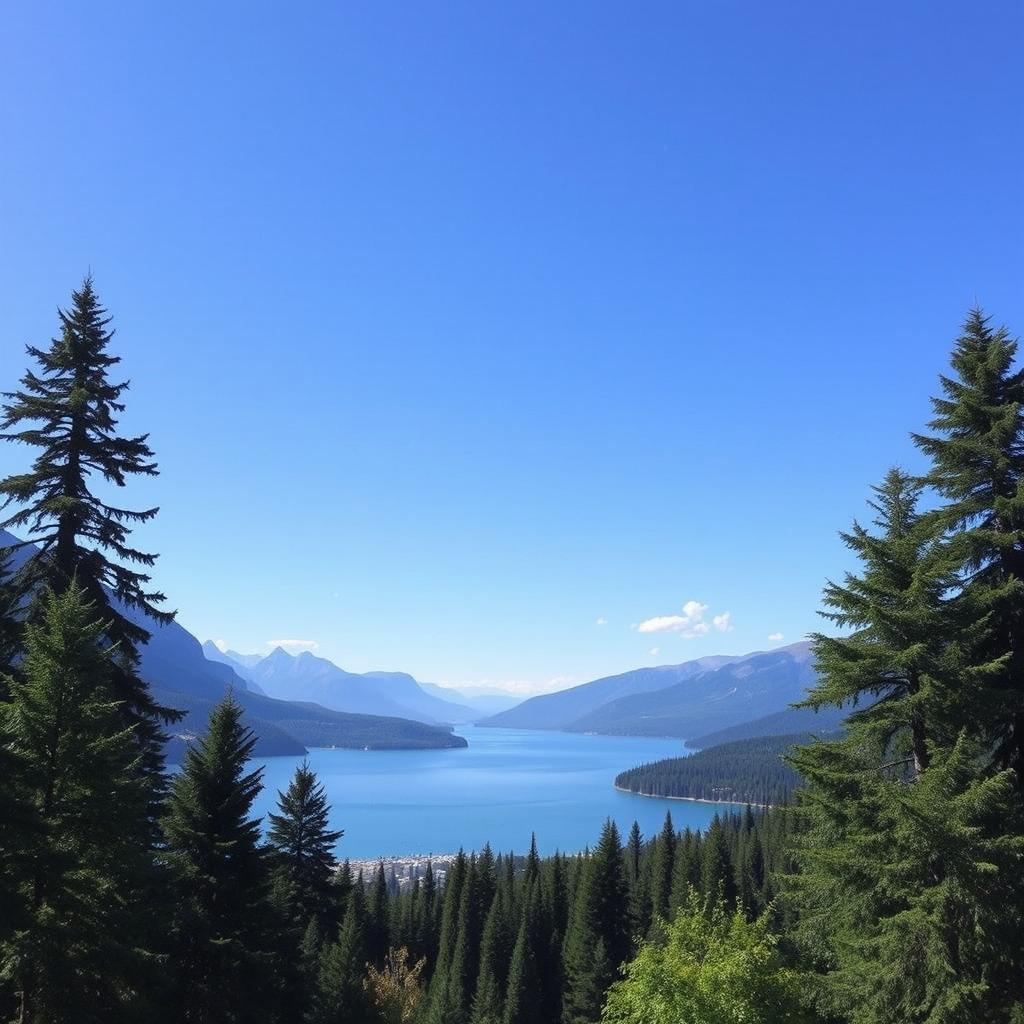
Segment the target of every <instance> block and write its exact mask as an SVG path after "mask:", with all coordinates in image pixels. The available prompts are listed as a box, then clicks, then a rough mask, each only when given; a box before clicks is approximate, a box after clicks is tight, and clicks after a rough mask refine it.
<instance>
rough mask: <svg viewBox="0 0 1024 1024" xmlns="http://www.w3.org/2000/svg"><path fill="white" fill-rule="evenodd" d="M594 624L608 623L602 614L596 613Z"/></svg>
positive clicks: (604, 624) (603, 624)
mask: <svg viewBox="0 0 1024 1024" xmlns="http://www.w3.org/2000/svg"><path fill="white" fill-rule="evenodd" d="M595 625H597V626H607V625H608V620H607V619H606V618H605V617H604V616H603V615H598V617H597V620H596V622H595Z"/></svg>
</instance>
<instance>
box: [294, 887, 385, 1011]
mask: <svg viewBox="0 0 1024 1024" xmlns="http://www.w3.org/2000/svg"><path fill="white" fill-rule="evenodd" d="M364 926H365V920H364V913H363V908H362V895H361V893H360V892H359V890H356V892H355V893H354V894H353V898H352V899H351V900H350V901H349V905H348V909H347V910H346V911H345V918H344V920H343V921H342V925H341V931H340V933H339V935H338V938H337V940H336V941H334V942H331V943H329V944H328V945H327V946H325V947H324V951H323V954H322V956H321V960H320V971H319V975H318V979H317V987H316V993H315V996H314V1001H313V1010H312V1013H311V1014H310V1022H311V1024H374V1022H376V1021H377V1020H378V1019H379V1018H378V1015H377V1013H376V1010H375V1009H374V1007H373V1006H372V1004H371V1000H370V997H369V995H368V994H367V992H366V989H365V987H364V985H363V972H364V970H365V966H366V946H365V944H364V942H363V930H364Z"/></svg>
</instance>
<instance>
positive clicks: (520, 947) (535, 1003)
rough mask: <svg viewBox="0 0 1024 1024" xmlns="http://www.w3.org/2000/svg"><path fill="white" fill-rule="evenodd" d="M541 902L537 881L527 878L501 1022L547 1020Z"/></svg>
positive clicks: (517, 1023) (530, 1023) (515, 1023)
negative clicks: (540, 958) (542, 974)
mask: <svg viewBox="0 0 1024 1024" xmlns="http://www.w3.org/2000/svg"><path fill="white" fill-rule="evenodd" d="M539 905H540V900H539V896H538V893H537V886H536V883H535V882H533V881H528V882H527V889H526V892H525V893H524V902H523V914H522V920H521V921H520V924H519V934H518V935H517V936H516V944H515V947H514V948H513V950H512V963H511V965H510V967H509V974H508V988H507V990H506V993H505V1013H504V1015H503V1017H502V1024H535V1022H536V1021H540V1020H544V1019H545V1018H544V1016H543V991H544V986H543V984H542V981H541V977H540V969H539V966H538V963H537V955H538V951H539V946H538V943H539V940H540V936H539V934H538V933H539V930H540V929H539V921H538V914H539ZM549 1019H550V1018H549Z"/></svg>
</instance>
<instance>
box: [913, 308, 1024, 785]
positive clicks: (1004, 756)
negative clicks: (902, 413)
mask: <svg viewBox="0 0 1024 1024" xmlns="http://www.w3.org/2000/svg"><path fill="white" fill-rule="evenodd" d="M1016 353H1017V343H1016V341H1014V340H1013V339H1011V338H1010V336H1009V333H1008V332H1007V331H1006V329H1005V328H1002V327H1000V328H993V327H991V326H990V323H989V318H988V317H986V316H985V315H984V314H983V313H982V311H981V310H980V309H974V310H972V311H971V313H970V314H969V315H968V317H967V320H966V321H965V323H964V325H963V329H962V333H961V335H960V337H959V338H958V339H957V342H956V347H955V349H954V351H953V357H952V374H951V375H950V376H948V377H947V376H943V377H942V378H941V379H940V383H941V387H942V396H941V397H938V398H934V399H933V400H932V405H933V407H934V411H935V417H934V419H932V421H931V422H930V423H929V427H930V429H931V430H932V431H933V433H931V434H927V435H922V434H918V435H915V436H914V440H915V442H916V443H917V444H918V446H919V447H920V448H921V449H922V451H924V452H925V453H926V454H927V455H928V456H929V457H930V458H931V462H932V467H931V471H930V472H929V473H928V475H927V477H926V480H927V482H928V483H929V484H930V485H931V486H932V487H934V488H935V489H936V491H938V493H939V495H940V496H941V497H942V498H944V499H945V501H946V504H945V505H944V506H943V507H941V508H939V509H938V510H937V511H936V512H935V513H934V524H935V530H936V532H937V533H941V534H942V535H944V536H946V537H947V538H948V539H949V543H948V548H949V552H950V554H951V555H952V557H953V558H954V559H955V561H956V564H957V567H958V569H959V571H960V576H961V579H962V582H963V583H964V585H965V588H966V591H967V593H968V595H969V596H970V598H971V603H972V605H973V607H974V608H975V609H976V611H977V615H978V616H979V617H980V618H983V619H984V620H985V625H986V626H987V627H989V628H988V630H987V642H986V643H985V644H984V645H983V646H982V647H981V648H980V649H979V650H978V651H977V653H976V656H975V661H976V662H977V663H978V664H987V665H997V666H998V671H996V672H995V673H994V674H993V675H992V676H991V677H990V678H989V679H988V680H987V682H988V687H987V692H986V694H985V696H984V698H983V699H982V700H980V701H978V702H977V705H976V707H975V709H974V712H975V714H974V717H975V720H976V721H977V723H978V725H980V726H981V728H982V730H983V735H982V736H981V737H980V738H981V741H982V742H983V743H984V744H985V745H987V746H988V745H991V747H992V748H993V750H994V752H995V756H996V762H997V764H998V765H1000V766H1004V767H1009V768H1012V769H1013V770H1014V771H1015V772H1016V775H1017V787H1018V790H1019V791H1020V792H1021V793H1022V794H1024V486H1022V485H1024V369H1018V368H1015V367H1014V358H1015V356H1016Z"/></svg>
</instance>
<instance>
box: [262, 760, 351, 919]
mask: <svg viewBox="0 0 1024 1024" xmlns="http://www.w3.org/2000/svg"><path fill="white" fill-rule="evenodd" d="M277 796H278V807H279V809H280V813H279V814H275V813H274V812H271V813H270V814H269V815H267V817H268V820H269V822H270V829H269V831H268V836H267V839H268V841H269V844H270V847H271V848H272V849H273V851H274V852H275V854H276V859H277V863H278V867H279V869H280V870H281V871H283V873H284V874H285V876H286V877H287V879H288V881H289V883H290V886H291V890H292V893H293V897H292V898H293V901H294V904H293V916H294V917H296V918H297V919H298V920H299V922H300V924H301V926H302V927H303V928H305V927H306V925H307V924H308V923H309V921H310V919H311V918H313V917H317V918H320V919H321V923H325V924H331V923H335V922H334V921H332V920H330V918H331V911H332V910H333V909H334V908H333V901H332V900H331V875H332V872H333V870H334V846H335V844H336V843H337V842H338V840H339V839H340V838H341V837H342V836H343V835H344V834H345V833H344V831H343V830H342V829H334V830H332V829H330V828H328V819H329V817H330V807H329V806H328V804H327V796H326V794H325V793H324V788H323V786H322V785H321V784H320V782H318V781H317V777H316V773H315V772H314V771H313V770H312V769H311V768H310V767H309V762H308V761H304V762H303V763H302V764H301V765H299V766H298V767H297V768H296V769H295V775H294V777H293V778H292V781H291V783H290V784H289V786H288V789H287V791H286V792H284V793H281V792H279V793H278V794H277Z"/></svg>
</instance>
